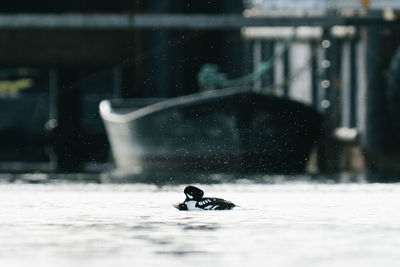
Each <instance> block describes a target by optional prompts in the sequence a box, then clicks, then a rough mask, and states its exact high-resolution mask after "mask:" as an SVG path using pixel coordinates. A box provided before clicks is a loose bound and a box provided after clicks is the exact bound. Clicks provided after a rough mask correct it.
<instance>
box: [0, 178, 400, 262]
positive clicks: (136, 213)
mask: <svg viewBox="0 0 400 267" xmlns="http://www.w3.org/2000/svg"><path fill="white" fill-rule="evenodd" d="M198 186H199V187H200V188H202V189H204V191H205V195H206V196H207V195H208V196H216V197H222V198H225V199H228V200H231V201H233V202H234V203H236V204H237V205H239V206H240V207H239V208H236V209H234V210H232V211H204V212H187V211H178V210H176V209H174V208H173V207H172V206H171V205H172V204H173V203H177V202H180V201H182V200H183V198H184V195H183V193H182V191H183V188H184V185H164V186H155V185H145V184H129V185H123V184H83V183H82V184H77V183H76V184H73V183H59V184H24V183H22V184H18V183H3V184H0V203H1V204H0V266H8V267H10V266H11V267H12V266H96V267H102V266H173V267H179V266H185V267H187V266H296V267H297V266H307V267H309V266H362V267H367V266H398V263H399V262H400V250H399V247H400V213H399V210H400V184H318V183H309V182H290V183H282V184H254V183H238V184H234V183H231V184H219V185H198Z"/></svg>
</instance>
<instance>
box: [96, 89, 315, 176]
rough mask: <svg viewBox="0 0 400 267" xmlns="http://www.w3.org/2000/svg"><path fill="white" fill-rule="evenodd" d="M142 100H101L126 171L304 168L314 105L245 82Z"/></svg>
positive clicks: (284, 170) (312, 130) (288, 170)
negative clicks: (241, 85)
mask: <svg viewBox="0 0 400 267" xmlns="http://www.w3.org/2000/svg"><path fill="white" fill-rule="evenodd" d="M141 101H142V100H140V99H139V100H138V99H136V100H103V101H102V102H101V103H100V114H101V116H102V118H103V121H104V123H105V126H106V130H107V134H108V138H109V141H110V143H111V148H112V152H113V156H114V158H115V161H116V164H117V167H118V168H119V169H121V170H123V171H124V172H128V173H141V172H169V171H170V172H225V173H226V172H263V173H265V172H266V173H294V172H301V171H304V168H305V164H306V161H307V159H308V156H309V153H310V150H311V149H312V147H313V144H314V142H315V141H316V138H317V136H318V134H319V132H320V128H321V116H320V115H319V113H318V112H317V111H316V110H315V109H314V108H312V107H309V106H306V105H304V104H301V103H298V102H294V101H291V100H288V99H283V98H279V97H275V96H271V95H266V94H263V93H257V92H252V91H250V90H248V89H246V88H230V89H223V90H215V91H207V92H203V93H198V94H193V95H187V96H182V97H177V98H172V99H167V100H163V101H152V100H150V102H149V103H147V104H148V105H145V106H144V107H142V108H140V107H139V106H140V104H139V106H138V103H141ZM152 102H153V104H150V103H152ZM154 102H155V103H154ZM142 105H143V104H142Z"/></svg>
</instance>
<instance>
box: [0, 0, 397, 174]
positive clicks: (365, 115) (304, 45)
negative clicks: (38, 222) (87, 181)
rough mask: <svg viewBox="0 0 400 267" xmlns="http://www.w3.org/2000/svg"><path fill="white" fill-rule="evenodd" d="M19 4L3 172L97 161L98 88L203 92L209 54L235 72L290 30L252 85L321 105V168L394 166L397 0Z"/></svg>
mask: <svg viewBox="0 0 400 267" xmlns="http://www.w3.org/2000/svg"><path fill="white" fill-rule="evenodd" d="M22 2H23V3H21V1H19V2H15V3H10V2H8V3H7V4H4V5H3V6H2V8H1V13H0V63H1V65H0V109H1V113H0V114H1V119H0V137H1V138H0V147H1V150H0V160H1V162H2V164H1V166H2V168H3V169H4V170H5V169H10V168H11V169H12V168H14V167H13V166H15V168H14V169H16V170H21V166H20V165H18V164H16V165H14V162H21V161H22V162H35V163H41V165H40V166H42V167H41V168H43V169H45V170H58V171H80V170H83V169H86V170H88V168H89V169H90V168H92V169H93V168H96V166H97V165H99V164H101V163H105V162H107V161H108V160H109V158H110V155H109V146H108V142H107V139H106V136H105V132H104V128H103V125H102V123H101V120H100V117H99V115H98V103H99V102H100V100H101V99H104V98H136V99H141V98H146V99H149V98H170V97H175V96H180V95H186V94H189V93H195V92H198V91H199V88H198V85H197V75H198V72H199V71H200V69H201V67H202V66H203V65H204V64H207V63H212V64H216V65H218V66H219V69H220V70H221V71H222V72H224V73H226V75H225V77H241V76H243V75H246V74H248V73H251V72H252V71H257V70H258V69H259V68H260V66H262V64H263V63H265V62H266V61H267V60H268V59H270V58H271V57H273V56H274V55H276V54H277V53H279V51H281V50H282V46H283V45H284V42H285V40H287V39H288V38H290V36H292V35H294V34H295V36H296V38H295V40H294V41H293V42H292V43H291V44H290V47H289V48H288V49H287V50H285V51H284V53H283V55H282V56H281V57H279V58H277V59H276V60H275V61H274V64H273V67H272V68H271V71H268V72H265V74H264V75H262V76H257V78H256V79H254V80H253V82H252V86H253V87H254V90H255V91H259V92H265V93H268V94H272V95H275V96H281V97H285V98H290V99H293V100H297V101H300V102H304V103H306V104H310V105H313V106H314V107H315V108H316V109H318V110H319V111H320V112H322V113H324V114H325V117H326V125H325V137H324V139H323V140H322V141H321V143H320V145H319V146H318V148H317V149H316V152H315V153H316V155H317V156H316V158H318V159H319V161H318V164H317V165H318V166H317V167H318V168H317V169H319V171H324V172H325V171H338V170H346V169H347V170H361V171H364V170H366V169H370V170H378V171H400V166H398V164H397V162H398V159H400V149H399V148H400V145H398V144H399V143H400V141H399V142H397V141H396V140H397V139H398V138H397V134H396V133H397V130H396V129H397V128H396V127H397V126H396V123H395V121H396V120H395V118H397V109H396V108H395V107H396V101H394V100H393V99H396V97H397V92H398V91H399V90H400V89H398V87H397V84H398V83H397V82H396V78H395V77H397V76H398V74H397V73H398V68H397V65H398V63H397V61H399V59H398V58H399V57H398V56H397V57H394V56H393V55H394V53H395V50H396V48H397V47H398V45H399V36H400V35H399V18H398V16H399V12H398V10H399V9H400V3H399V1H396V0H381V1H378V0H371V1H365V0H348V1H341V0H325V1H322V0H315V1H311V0H309V1H295V0H264V1H262V0H253V1H251V0H246V1H243V2H242V1H240V0H235V1H232V0H220V1H212V2H208V1H207V2H204V3H203V2H201V1H162V3H160V1H153V0H151V1H126V0H117V1H113V3H109V2H107V3H106V2H102V1H99V2H97V3H96V5H91V4H90V3H89V2H86V1H70V2H69V3H68V4H65V5H64V6H60V5H59V3H54V2H51V1H42V2H41V3H40V4H37V3H31V2H29V1H22ZM171 13H174V15H171ZM391 61H393V63H392V64H391V66H392V67H391V68H390V67H389V66H390V62H391ZM389 70H390V71H389ZM388 76H389V77H388ZM221 77H223V76H221ZM387 78H388V79H387ZM387 82H389V86H386V83H387ZM389 96H393V97H392V98H390V97H389ZM138 101H139V100H138ZM42 163H43V164H42ZM24 166H28V169H29V168H31V167H29V166H30V165H26V164H25V165H24ZM37 166H38V165H35V166H34V167H32V168H31V169H38V167H37Z"/></svg>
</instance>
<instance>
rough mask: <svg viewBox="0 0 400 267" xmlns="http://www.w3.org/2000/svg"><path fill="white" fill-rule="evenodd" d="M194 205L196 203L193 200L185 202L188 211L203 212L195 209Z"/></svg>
mask: <svg viewBox="0 0 400 267" xmlns="http://www.w3.org/2000/svg"><path fill="white" fill-rule="evenodd" d="M196 203H197V201H194V200H190V201H186V202H185V204H186V207H187V209H188V210H203V209H200V208H198V207H196Z"/></svg>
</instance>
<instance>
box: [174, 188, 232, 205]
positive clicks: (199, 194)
mask: <svg viewBox="0 0 400 267" xmlns="http://www.w3.org/2000/svg"><path fill="white" fill-rule="evenodd" d="M183 192H184V194H185V195H186V199H185V201H183V203H179V204H175V205H173V206H174V207H175V208H177V209H178V210H188V211H192V210H231V209H233V208H234V207H235V206H236V205H235V204H233V203H232V202H230V201H228V200H225V199H222V198H215V197H203V196H204V191H203V190H201V189H200V188H197V187H195V186H192V185H189V186H187V187H186V188H185V190H184V191H183Z"/></svg>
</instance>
